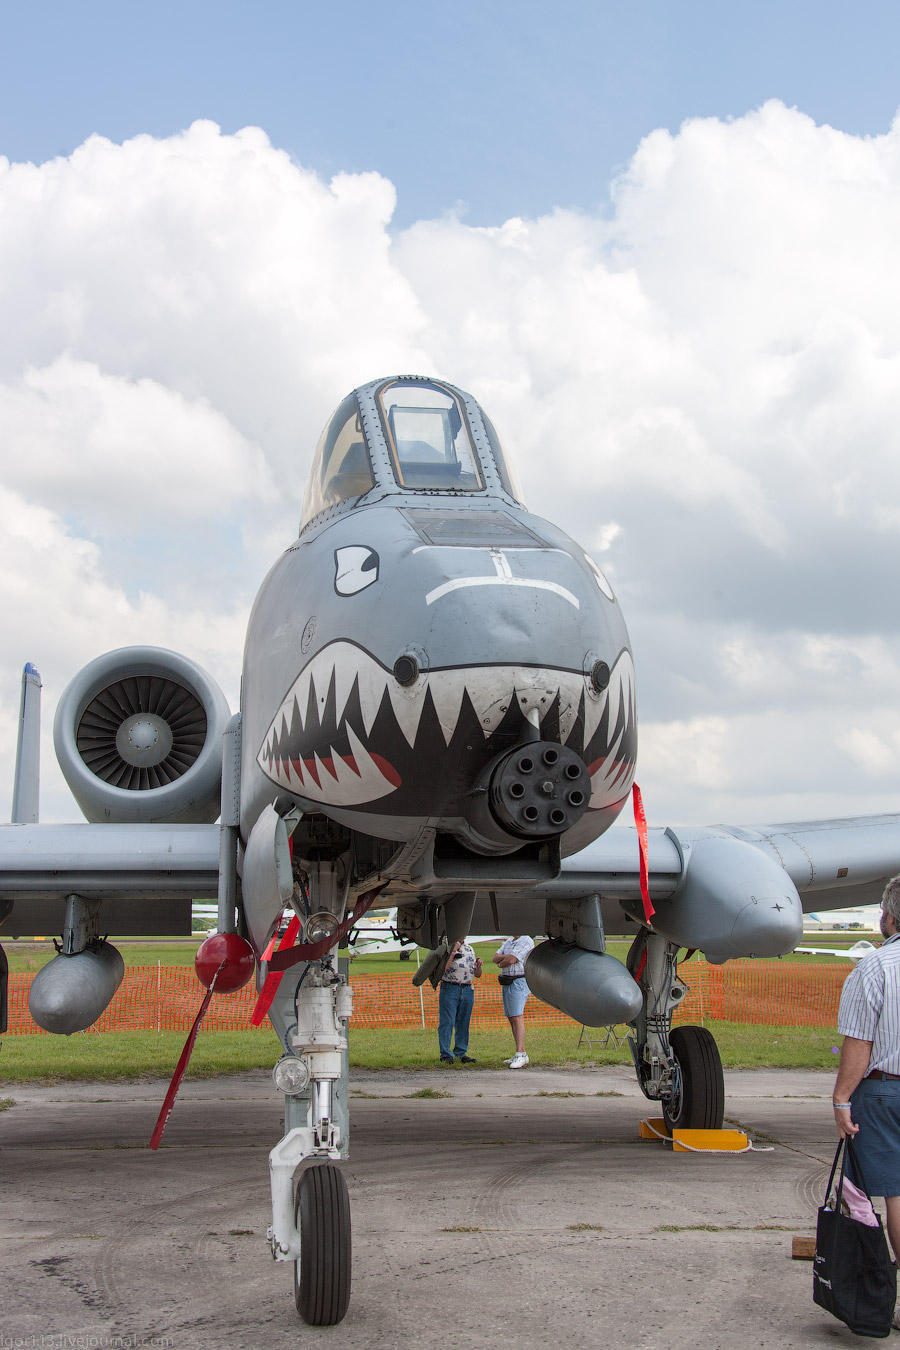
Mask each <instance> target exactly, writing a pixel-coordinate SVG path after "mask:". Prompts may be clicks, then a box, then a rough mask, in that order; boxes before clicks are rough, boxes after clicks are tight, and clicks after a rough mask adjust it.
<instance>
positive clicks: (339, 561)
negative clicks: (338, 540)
mask: <svg viewBox="0 0 900 1350" xmlns="http://www.w3.org/2000/svg"><path fill="white" fill-rule="evenodd" d="M377 580H378V554H377V553H376V552H375V550H374V548H366V547H365V545H363V544H350V545H348V546H347V547H346V548H338V549H335V553H334V589H335V590H336V591H337V593H338V595H356V594H357V592H358V591H364V590H365V589H366V587H367V586H371V585H372V582H373V581H377Z"/></svg>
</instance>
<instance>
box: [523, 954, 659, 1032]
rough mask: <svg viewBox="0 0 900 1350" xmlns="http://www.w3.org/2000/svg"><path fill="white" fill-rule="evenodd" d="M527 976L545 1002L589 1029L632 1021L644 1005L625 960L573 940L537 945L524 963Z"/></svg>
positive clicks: (536, 993) (536, 992) (538, 995)
mask: <svg viewBox="0 0 900 1350" xmlns="http://www.w3.org/2000/svg"><path fill="white" fill-rule="evenodd" d="M525 979H526V980H527V981H528V987H529V989H530V990H531V992H532V993H533V994H535V995H536V996H537V997H538V998H539V999H541V1001H542V1002H544V1003H549V1004H550V1006H551V1008H558V1009H559V1011H560V1012H563V1013H565V1014H566V1016H567V1017H571V1018H572V1020H573V1022H580V1023H581V1024H582V1026H586V1027H609V1026H619V1025H620V1024H621V1023H622V1022H631V1021H633V1019H634V1018H635V1017H637V1015H638V1013H639V1012H640V1009H641V1005H642V1003H643V996H642V995H641V991H640V989H639V988H638V986H637V985H636V984H635V982H634V980H633V979H632V978H631V976H630V975H629V973H628V971H627V970H626V969H625V967H624V966H623V965H622V963H621V961H617V960H616V958H615V957H614V956H607V955H602V956H601V955H600V953H599V952H589V951H586V950H585V949H584V948H583V947H576V946H574V945H573V944H572V943H568V942H556V941H550V942H541V943H540V944H539V945H538V946H537V947H535V948H534V950H533V951H532V952H530V953H529V955H528V957H527V958H526V961H525Z"/></svg>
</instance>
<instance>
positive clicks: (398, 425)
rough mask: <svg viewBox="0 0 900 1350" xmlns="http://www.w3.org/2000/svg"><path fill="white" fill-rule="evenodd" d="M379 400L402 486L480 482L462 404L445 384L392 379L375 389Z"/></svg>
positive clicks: (473, 487) (466, 486)
mask: <svg viewBox="0 0 900 1350" xmlns="http://www.w3.org/2000/svg"><path fill="white" fill-rule="evenodd" d="M378 400H379V403H380V405H381V412H382V416H383V419H384V424H385V428H386V430H387V434H388V444H389V446H390V450H391V459H392V461H393V466H394V473H395V475H396V478H397V482H398V483H399V484H400V486H401V487H405V488H424V489H427V490H428V491H430V492H435V491H438V492H440V491H447V490H453V491H456V492H477V491H481V490H482V489H483V488H484V481H483V479H482V476H481V469H480V467H479V464H478V460H477V458H476V456H475V450H474V448H473V446H472V441H471V437H470V435H469V429H468V426H467V425H466V421H465V418H464V416H463V413H462V409H461V408H460V406H459V402H458V400H457V399H456V398H455V397H454V396H453V394H451V393H450V392H449V391H448V390H447V389H444V388H443V387H442V386H441V385H437V384H431V383H427V382H425V381H423V380H415V381H412V380H410V381H406V380H392V381H391V383H390V384H387V385H384V386H383V387H382V388H381V389H380V390H379V391H378Z"/></svg>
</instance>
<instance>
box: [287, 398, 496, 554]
mask: <svg viewBox="0 0 900 1350" xmlns="http://www.w3.org/2000/svg"><path fill="white" fill-rule="evenodd" d="M369 388H372V386H366V390H368V389H369ZM360 392H361V391H360V390H356V389H355V390H354V391H353V393H352V394H348V396H347V397H346V398H345V399H344V401H343V402H342V403H341V404H340V406H339V407H338V408H337V410H336V412H335V413H334V414H333V415H332V417H331V419H330V420H329V422H328V424H327V426H326V427H325V430H324V431H323V432H322V435H321V436H320V438H319V444H318V446H317V447H316V453H315V456H314V458H313V462H312V467H311V468H310V474H309V481H308V482H307V485H306V495H305V497H304V501H303V517H302V520H301V529H302V528H303V526H304V525H306V524H307V522H308V521H310V520H312V519H313V517H314V516H317V515H318V514H319V513H320V512H321V511H324V510H326V509H327V508H328V507H331V506H337V505H338V503H340V502H343V501H347V500H349V499H351V498H354V499H355V498H359V497H361V496H363V495H364V494H365V493H367V492H369V491H370V490H371V489H372V488H374V487H376V486H378V487H382V488H385V489H391V488H393V489H394V490H395V491H396V489H397V488H399V489H401V490H402V491H405V492H428V493H442V492H452V493H453V494H454V495H456V494H459V493H470V492H471V493H480V492H485V491H486V489H487V486H488V485H487V484H486V479H485V472H484V466H483V465H482V463H481V462H480V460H479V454H478V451H477V450H476V448H475V437H474V436H473V433H472V426H471V423H470V416H471V413H470V411H467V407H466V403H465V402H464V401H463V400H464V397H465V396H461V395H460V393H459V391H457V390H455V389H454V388H453V387H452V386H451V385H445V384H442V383H439V382H438V381H436V380H422V379H404V378H402V377H401V378H398V379H393V380H383V381H381V382H380V383H379V384H378V385H377V386H374V398H375V404H376V407H377V409H378V413H379V419H380V422H381V430H382V432H383V435H384V442H385V445H386V447H387V451H388V457H389V460H390V475H388V474H387V473H386V472H385V470H384V469H380V468H379V464H380V460H379V458H378V457H377V456H375V457H373V455H372V454H371V451H370V448H369V447H368V446H367V444H366V436H365V432H364V431H363V423H362V417H361V415H360V404H359V394H360ZM466 402H467V403H468V408H469V410H471V409H473V408H474V410H475V413H476V415H477V416H478V417H480V419H481V424H482V427H481V429H483V431H484V435H485V438H486V440H487V443H488V445H489V446H490V453H491V456H492V461H493V462H492V465H491V466H490V467H492V468H493V469H494V472H495V473H496V476H497V478H498V479H499V482H500V487H501V488H502V490H503V491H504V492H505V493H507V494H508V495H509V496H510V497H512V498H513V499H514V500H516V501H521V493H520V492H519V489H518V485H517V484H516V483H515V481H514V479H513V477H512V475H511V474H510V471H509V468H508V466H507V463H506V459H505V456H504V454H503V450H502V449H501V446H500V441H499V439H498V437H497V433H496V431H495V430H494V426H493V423H492V422H491V421H490V419H489V418H488V417H487V416H486V415H485V413H484V412H483V411H482V409H481V408H480V407H479V406H478V404H477V403H475V402H474V400H471V399H466ZM382 459H383V455H382Z"/></svg>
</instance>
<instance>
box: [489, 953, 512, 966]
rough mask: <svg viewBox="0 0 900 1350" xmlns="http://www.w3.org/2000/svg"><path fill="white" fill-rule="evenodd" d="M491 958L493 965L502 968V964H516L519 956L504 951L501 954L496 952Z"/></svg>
mask: <svg viewBox="0 0 900 1350" xmlns="http://www.w3.org/2000/svg"><path fill="white" fill-rule="evenodd" d="M491 959H492V960H493V962H494V965H495V966H499V967H500V969H501V970H503V968H504V966H515V965H518V961H519V958H518V957H517V956H514V955H513V953H512V952H504V953H503V955H502V956H501V955H500V953H499V952H498V953H497V955H496V956H494V957H492V958H491Z"/></svg>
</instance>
